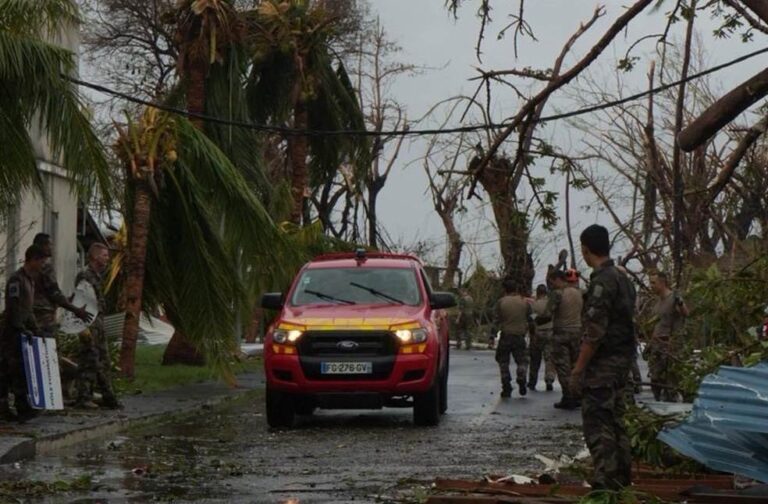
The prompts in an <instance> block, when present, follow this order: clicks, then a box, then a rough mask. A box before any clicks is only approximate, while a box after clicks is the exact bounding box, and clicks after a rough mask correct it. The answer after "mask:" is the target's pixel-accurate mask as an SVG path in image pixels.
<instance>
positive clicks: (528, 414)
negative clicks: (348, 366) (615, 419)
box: [0, 350, 583, 503]
mask: <svg viewBox="0 0 768 504" xmlns="http://www.w3.org/2000/svg"><path fill="white" fill-rule="evenodd" d="M555 387H556V388H555V391H554V392H543V391H542V390H541V389H543V383H542V382H540V383H539V387H538V388H539V391H534V392H529V393H528V395H527V396H526V397H520V396H519V395H518V394H517V393H515V394H513V396H512V398H511V399H503V400H502V399H500V398H499V379H498V368H497V366H496V363H495V361H494V360H493V353H492V352H491V351H477V350H475V351H472V352H467V351H453V353H452V354H451V372H450V378H449V405H448V412H447V414H446V415H445V416H444V417H443V418H442V421H441V424H440V425H439V426H438V427H432V428H424V427H415V426H414V425H413V423H412V418H411V417H412V415H411V410H410V409H385V410H381V411H322V410H321V411H319V412H318V413H316V414H315V415H313V416H312V417H308V418H301V419H300V420H299V421H298V424H297V426H296V427H295V428H294V429H292V430H289V431H272V430H269V429H268V427H267V425H266V418H265V415H264V406H263V395H262V394H257V395H256V397H251V398H249V399H248V400H241V401H238V402H236V403H232V404H229V405H227V406H223V407H221V408H215V409H213V410H210V411H208V412H207V413H205V414H201V415H198V416H196V417H193V418H187V419H185V420H182V421H176V422H173V423H167V424H160V425H154V426H150V427H144V428H140V429H134V430H131V431H128V432H124V433H122V434H121V435H119V436H116V437H113V438H108V439H102V440H99V441H95V442H90V443H86V444H81V445H78V446H75V447H72V448H69V449H67V450H63V451H61V452H58V453H56V454H53V455H48V456H45V457H39V458H38V459H36V460H34V461H30V462H24V463H20V464H17V465H14V466H2V467H0V480H2V479H19V480H24V479H27V480H42V481H55V480H65V481H70V480H72V479H74V478H78V477H82V476H90V478H91V481H92V489H91V491H89V492H81V493H73V492H70V493H66V494H58V495H55V496H48V497H46V498H44V499H43V498H41V499H37V500H36V499H30V500H28V502H105V501H108V502H150V501H160V502H163V501H165V502H168V501H173V502H285V503H299V502H300V503H310V502H389V501H393V500H398V501H409V500H413V501H414V502H417V501H418V500H419V497H421V496H423V495H424V493H425V491H426V488H427V487H428V485H429V483H430V482H431V481H432V480H433V479H434V478H435V477H457V478H473V479H477V478H482V477H483V476H484V475H488V474H495V475H507V474H512V473H515V474H520V473H536V472H537V471H540V470H542V468H543V466H542V464H541V463H540V462H538V461H537V460H536V459H535V458H534V455H536V454H542V455H545V456H548V457H550V458H556V457H558V456H560V455H561V454H565V455H568V456H573V455H575V454H576V453H577V452H579V451H580V450H581V448H582V447H583V444H582V441H581V434H580V423H581V417H580V413H579V411H572V412H566V411H560V410H556V409H554V408H552V403H554V402H555V401H556V400H557V399H559V396H560V393H559V389H558V386H557V385H556V386H555Z"/></svg>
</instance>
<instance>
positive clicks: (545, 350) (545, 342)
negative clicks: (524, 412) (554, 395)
mask: <svg viewBox="0 0 768 504" xmlns="http://www.w3.org/2000/svg"><path fill="white" fill-rule="evenodd" d="M547 303H548V298H547V297H541V298H539V299H537V300H536V301H534V302H533V305H532V308H533V312H534V313H535V314H536V316H537V317H538V316H544V314H545V313H546V311H547ZM530 354H531V367H530V369H529V370H528V385H529V386H530V387H531V388H533V387H535V386H536V382H537V381H538V380H539V368H540V367H541V360H542V358H543V359H544V383H546V384H547V386H548V388H549V387H551V386H552V384H553V383H554V382H555V376H556V374H557V373H556V370H555V363H554V361H553V360H552V322H547V323H544V324H541V325H539V326H538V327H536V334H535V335H534V336H532V337H531V347H530Z"/></svg>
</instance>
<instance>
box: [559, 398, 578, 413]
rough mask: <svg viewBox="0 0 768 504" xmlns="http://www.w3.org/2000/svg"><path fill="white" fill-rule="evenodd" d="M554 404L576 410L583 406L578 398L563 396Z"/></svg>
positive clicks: (561, 407)
mask: <svg viewBox="0 0 768 504" xmlns="http://www.w3.org/2000/svg"><path fill="white" fill-rule="evenodd" d="M554 406H555V408H557V409H564V410H575V409H578V408H581V402H580V401H577V400H576V399H570V398H565V397H563V398H562V399H561V400H560V401H559V402H556V403H555V404H554Z"/></svg>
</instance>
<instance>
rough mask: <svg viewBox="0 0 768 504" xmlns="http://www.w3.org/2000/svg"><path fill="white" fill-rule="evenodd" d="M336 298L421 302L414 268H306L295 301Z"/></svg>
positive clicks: (298, 303)
mask: <svg viewBox="0 0 768 504" xmlns="http://www.w3.org/2000/svg"><path fill="white" fill-rule="evenodd" d="M318 294H321V296H319V295H318ZM332 299H333V300H342V302H343V303H345V304H366V305H378V304H392V305H395V304H404V305H409V306H418V305H419V304H421V294H420V292H419V287H418V284H417V283H416V274H415V273H414V271H413V270H410V269H394V268H322V269H309V270H305V271H304V272H303V273H302V274H301V277H300V278H299V283H298V285H297V287H296V290H295V291H294V293H293V297H292V298H291V304H292V305H293V306H301V305H308V304H318V303H322V302H323V301H324V300H325V301H326V302H327V301H329V300H332Z"/></svg>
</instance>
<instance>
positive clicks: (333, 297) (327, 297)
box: [304, 290, 357, 305]
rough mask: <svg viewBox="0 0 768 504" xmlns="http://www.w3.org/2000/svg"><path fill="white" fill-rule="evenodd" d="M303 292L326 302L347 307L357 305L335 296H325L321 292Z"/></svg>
mask: <svg viewBox="0 0 768 504" xmlns="http://www.w3.org/2000/svg"><path fill="white" fill-rule="evenodd" d="M304 292H305V293H307V294H310V295H312V296H315V297H318V298H320V299H325V300H326V301H335V302H337V303H344V304H349V305H353V304H357V303H355V302H354V301H350V300H349V299H341V298H337V297H336V296H331V295H330V294H325V293H323V292H318V291H315V290H305V291H304Z"/></svg>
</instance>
